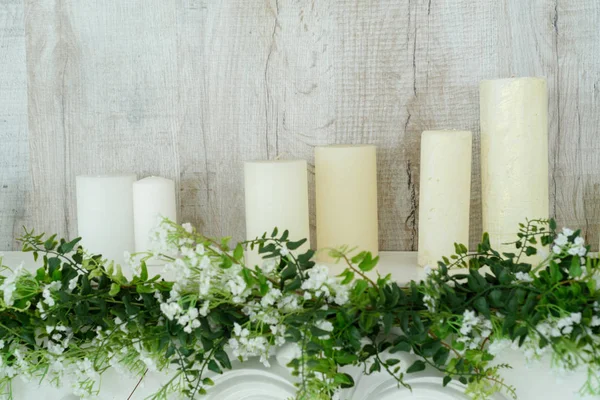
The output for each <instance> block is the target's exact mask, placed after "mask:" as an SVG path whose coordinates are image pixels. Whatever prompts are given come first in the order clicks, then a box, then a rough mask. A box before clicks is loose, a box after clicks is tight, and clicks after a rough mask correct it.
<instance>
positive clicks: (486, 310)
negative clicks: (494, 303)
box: [473, 297, 491, 319]
mask: <svg viewBox="0 0 600 400" xmlns="http://www.w3.org/2000/svg"><path fill="white" fill-rule="evenodd" d="M473 306H475V309H476V310H477V311H479V312H480V313H482V314H483V315H485V317H486V318H487V319H490V318H491V315H490V307H489V306H488V303H487V300H486V299H485V297H480V298H478V299H477V300H475V302H474V303H473Z"/></svg>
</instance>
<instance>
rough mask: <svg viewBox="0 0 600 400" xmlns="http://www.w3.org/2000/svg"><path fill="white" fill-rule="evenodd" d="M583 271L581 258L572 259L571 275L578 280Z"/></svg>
mask: <svg viewBox="0 0 600 400" xmlns="http://www.w3.org/2000/svg"><path fill="white" fill-rule="evenodd" d="M582 272H583V271H582V270H581V262H580V261H579V257H573V258H571V267H570V268H569V275H571V276H572V277H573V278H578V277H580V276H581V274H582Z"/></svg>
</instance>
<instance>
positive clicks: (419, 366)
mask: <svg viewBox="0 0 600 400" xmlns="http://www.w3.org/2000/svg"><path fill="white" fill-rule="evenodd" d="M424 370H425V363H424V362H423V361H421V360H417V361H415V362H414V363H413V364H412V365H411V366H410V367H408V369H407V370H406V373H407V374H413V373H415V372H421V371H424Z"/></svg>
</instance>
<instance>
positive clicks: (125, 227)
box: [76, 174, 136, 264]
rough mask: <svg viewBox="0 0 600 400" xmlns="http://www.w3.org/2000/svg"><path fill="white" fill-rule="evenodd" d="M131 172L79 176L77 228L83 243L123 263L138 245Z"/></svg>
mask: <svg viewBox="0 0 600 400" xmlns="http://www.w3.org/2000/svg"><path fill="white" fill-rule="evenodd" d="M135 180H136V176H135V175H134V174H131V175H96V176H78V177H77V178H76V183H77V228H78V233H79V236H81V237H82V241H81V243H82V245H83V246H84V247H85V248H86V249H87V250H88V251H90V252H92V253H99V254H102V256H103V257H105V258H108V259H109V260H113V261H115V262H117V263H121V264H122V263H123V260H124V258H123V253H124V252H125V251H130V252H131V251H133V250H134V248H135V243H134V237H133V187H132V185H133V182H135Z"/></svg>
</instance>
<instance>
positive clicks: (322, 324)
mask: <svg viewBox="0 0 600 400" xmlns="http://www.w3.org/2000/svg"><path fill="white" fill-rule="evenodd" d="M315 326H316V327H317V328H319V329H321V330H323V331H325V332H333V324H332V323H331V322H329V321H325V320H323V321H319V322H317V323H316V324H315Z"/></svg>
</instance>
